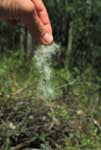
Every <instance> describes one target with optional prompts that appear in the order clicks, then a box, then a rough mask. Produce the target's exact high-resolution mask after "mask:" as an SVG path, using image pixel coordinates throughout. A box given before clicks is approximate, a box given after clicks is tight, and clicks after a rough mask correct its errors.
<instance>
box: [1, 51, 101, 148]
mask: <svg viewBox="0 0 101 150" xmlns="http://www.w3.org/2000/svg"><path fill="white" fill-rule="evenodd" d="M23 58H24V57H23V53H22V54H20V53H19V52H17V53H16V52H14V53H13V54H10V55H9V54H7V55H5V56H3V57H1V59H0V64H1V66H0V79H1V80H0V86H1V87H0V148H1V149H2V150H9V149H12V150H13V149H14V150H15V149H16V150H19V149H26V148H40V149H41V150H52V149H56V150H61V149H63V150H69V149H70V150H72V149H73V150H74V149H88V148H89V150H90V149H98V150H99V148H100V147H101V145H100V137H101V133H100V131H101V128H100V121H101V117H100V111H101V106H100V97H99V88H100V87H99V84H98V81H97V80H98V79H97V77H96V72H95V71H94V70H93V69H92V68H91V67H89V68H88V69H86V70H85V71H84V72H82V73H81V72H80V70H78V69H77V68H75V69H74V70H73V71H69V70H67V69H65V68H64V69H63V68H62V69H55V68H54V69H53V79H52V81H51V82H52V84H53V85H54V86H55V87H56V92H57V95H59V96H58V98H57V99H53V100H51V101H47V100H46V99H45V98H44V97H42V96H41V95H40V96H39V95H38V96H37V94H36V92H38V91H37V89H36V87H37V83H38V80H39V77H38V74H37V71H36V68H35V61H34V59H32V61H30V62H29V63H28V62H27V63H26V62H25V60H24V59H23Z"/></svg>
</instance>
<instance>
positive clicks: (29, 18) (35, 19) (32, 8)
mask: <svg viewBox="0 0 101 150" xmlns="http://www.w3.org/2000/svg"><path fill="white" fill-rule="evenodd" d="M0 18H1V19H4V20H8V21H9V22H10V23H12V24H16V23H17V22H20V23H23V24H24V25H25V26H26V27H27V28H28V30H29V31H30V32H31V34H32V36H33V37H34V38H35V39H36V40H37V41H38V42H39V43H40V44H44V45H50V44H51V43H52V42H53V36H52V27H51V23H50V20H49V17H48V13H47V10H46V8H45V6H44V4H43V2H42V0H0Z"/></svg>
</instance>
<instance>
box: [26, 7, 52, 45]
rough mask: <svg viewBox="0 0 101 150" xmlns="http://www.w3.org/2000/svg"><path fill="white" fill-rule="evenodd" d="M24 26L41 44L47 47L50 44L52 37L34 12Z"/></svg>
mask: <svg viewBox="0 0 101 150" xmlns="http://www.w3.org/2000/svg"><path fill="white" fill-rule="evenodd" d="M25 24H26V26H27V28H28V30H29V31H30V32H31V33H32V35H33V36H34V37H35V38H36V39H37V40H38V41H39V42H40V43H41V44H44V45H49V44H51V43H52V41H53V37H52V35H51V34H50V33H48V32H47V30H46V28H45V26H44V25H43V23H42V22H41V21H40V18H39V16H38V14H37V12H36V10H34V11H33V13H31V14H30V16H29V17H28V19H27V21H26V23H25Z"/></svg>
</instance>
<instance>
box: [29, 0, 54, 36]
mask: <svg viewBox="0 0 101 150" xmlns="http://www.w3.org/2000/svg"><path fill="white" fill-rule="evenodd" d="M32 2H33V3H34V5H35V8H36V11H37V14H38V16H39V18H40V20H41V22H42V23H43V24H44V26H48V27H47V28H46V29H47V30H46V31H47V32H49V33H50V34H52V27H51V23H50V20H49V16H48V13H47V10H46V8H45V6H44V4H43V2H42V0H32Z"/></svg>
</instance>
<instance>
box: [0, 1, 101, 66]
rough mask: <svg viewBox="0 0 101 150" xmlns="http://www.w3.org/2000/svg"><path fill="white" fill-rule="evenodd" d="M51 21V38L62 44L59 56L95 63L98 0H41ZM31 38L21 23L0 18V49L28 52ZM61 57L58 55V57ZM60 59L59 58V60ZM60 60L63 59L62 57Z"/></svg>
mask: <svg viewBox="0 0 101 150" xmlns="http://www.w3.org/2000/svg"><path fill="white" fill-rule="evenodd" d="M44 3H45V5H46V7H47V9H48V12H49V16H50V19H51V22H52V27H53V33H54V40H55V42H56V43H59V44H60V45H62V46H63V48H65V51H64V52H63V53H62V58H63V60H65V59H67V60H66V61H65V62H67V63H68V64H69V66H74V65H76V66H79V67H81V68H82V67H86V65H87V64H93V65H94V66H97V67H99V63H100V61H101V59H100V54H101V53H100V52H101V41H100V34H101V28H100V27H101V14H100V12H101V2H100V0H96V1H94V0H86V1H81V0H78V1H77V2H75V1H73V0H62V1H60V0H51V1H50V2H48V1H47V0H44ZM34 46H35V42H34V39H32V37H31V36H30V34H29V33H28V31H27V29H26V28H24V27H23V26H22V25H18V26H17V27H16V28H12V27H10V26H9V25H8V24H7V23H5V22H0V52H1V53H2V52H6V51H9V50H10V51H11V50H12V51H18V50H19V51H20V50H22V51H24V52H25V55H26V57H27V55H30V53H31V51H32V50H33V49H34ZM62 58H61V59H62ZM60 61H61V60H60ZM62 62H63V61H62Z"/></svg>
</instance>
